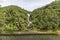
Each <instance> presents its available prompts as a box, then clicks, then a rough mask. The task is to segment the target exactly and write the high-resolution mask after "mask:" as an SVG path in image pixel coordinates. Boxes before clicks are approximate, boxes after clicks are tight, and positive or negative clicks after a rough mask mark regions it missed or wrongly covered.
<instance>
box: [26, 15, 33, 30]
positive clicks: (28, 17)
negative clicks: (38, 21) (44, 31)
mask: <svg viewBox="0 0 60 40" xmlns="http://www.w3.org/2000/svg"><path fill="white" fill-rule="evenodd" d="M30 16H31V15H30V14H27V20H28V25H27V29H30V28H31V26H30V24H31V23H32V21H30Z"/></svg>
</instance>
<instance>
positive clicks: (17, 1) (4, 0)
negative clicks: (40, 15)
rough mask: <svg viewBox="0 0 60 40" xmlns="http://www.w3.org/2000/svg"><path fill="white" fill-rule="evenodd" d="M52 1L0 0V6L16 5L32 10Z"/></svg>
mask: <svg viewBox="0 0 60 40" xmlns="http://www.w3.org/2000/svg"><path fill="white" fill-rule="evenodd" d="M53 1H55V0H0V5H1V6H2V7H4V6H8V5H17V6H19V7H21V8H23V9H25V10H28V11H33V10H34V9H36V8H40V7H42V6H45V5H47V4H50V3H51V2H53Z"/></svg>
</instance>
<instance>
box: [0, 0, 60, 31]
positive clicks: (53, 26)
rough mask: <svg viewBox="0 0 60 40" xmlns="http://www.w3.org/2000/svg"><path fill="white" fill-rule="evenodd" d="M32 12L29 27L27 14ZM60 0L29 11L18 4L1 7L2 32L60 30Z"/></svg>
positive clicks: (0, 29) (0, 22)
mask: <svg viewBox="0 0 60 40" xmlns="http://www.w3.org/2000/svg"><path fill="white" fill-rule="evenodd" d="M28 13H29V14H30V15H31V16H30V21H31V22H32V24H30V27H29V28H27V25H28V23H29V22H28V20H27V14H28ZM59 29H60V1H56V2H52V3H51V4H48V5H46V6H44V7H42V8H38V9H35V10H34V11H32V12H28V11H26V10H24V9H22V8H20V7H18V6H13V5H10V6H6V7H0V32H6V31H9V32H10V31H28V30H38V31H39V30H59Z"/></svg>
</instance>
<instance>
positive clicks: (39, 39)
mask: <svg viewBox="0 0 60 40" xmlns="http://www.w3.org/2000/svg"><path fill="white" fill-rule="evenodd" d="M0 40H60V35H11V36H8V35H7V36H6V35H1V36H0Z"/></svg>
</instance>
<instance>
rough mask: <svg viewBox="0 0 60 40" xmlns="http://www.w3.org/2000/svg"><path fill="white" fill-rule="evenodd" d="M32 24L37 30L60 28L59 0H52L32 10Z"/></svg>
mask: <svg viewBox="0 0 60 40" xmlns="http://www.w3.org/2000/svg"><path fill="white" fill-rule="evenodd" d="M32 15H33V25H34V27H36V28H37V29H39V30H60V1H55V2H52V3H51V4H48V5H46V6H44V7H42V8H38V9H35V10H34V11H33V12H32Z"/></svg>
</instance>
